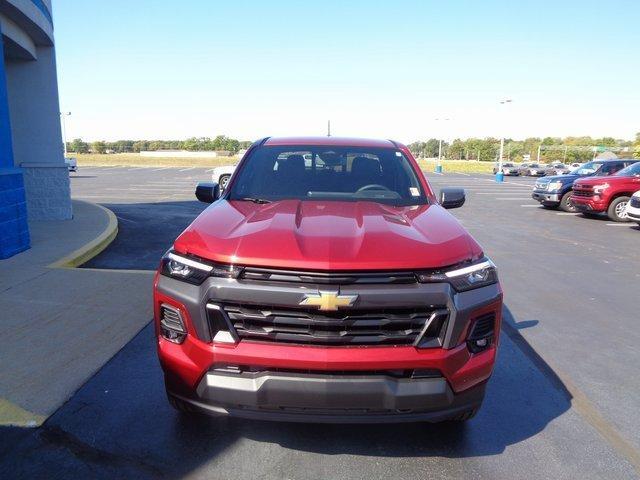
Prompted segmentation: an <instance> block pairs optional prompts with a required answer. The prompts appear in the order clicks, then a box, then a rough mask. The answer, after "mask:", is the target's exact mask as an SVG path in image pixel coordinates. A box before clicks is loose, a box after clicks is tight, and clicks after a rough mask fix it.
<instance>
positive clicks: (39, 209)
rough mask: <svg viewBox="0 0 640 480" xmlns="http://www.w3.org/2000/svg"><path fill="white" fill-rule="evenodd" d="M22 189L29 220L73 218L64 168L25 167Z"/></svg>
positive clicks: (66, 170) (66, 171) (65, 169)
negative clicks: (25, 196)
mask: <svg viewBox="0 0 640 480" xmlns="http://www.w3.org/2000/svg"><path fill="white" fill-rule="evenodd" d="M23 167H24V187H25V190H26V192H27V210H28V212H29V219H30V220H68V219H70V218H71V217H72V216H73V211H72V208H71V192H70V188H69V171H68V169H67V167H66V166H55V167H54V166H48V165H47V166H46V167H45V166H37V167H36V166H26V165H23Z"/></svg>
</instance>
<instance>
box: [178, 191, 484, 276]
mask: <svg viewBox="0 0 640 480" xmlns="http://www.w3.org/2000/svg"><path fill="white" fill-rule="evenodd" d="M174 248H175V250H176V251H178V252H180V253H184V254H193V255H197V256H199V257H202V258H206V259H209V260H212V261H216V262H222V263H234V264H238V265H251V266H262V267H272V268H290V269H299V270H343V271H348V270H409V269H419V268H439V267H444V266H449V265H454V264H457V263H460V262H462V261H465V260H469V259H471V258H477V257H479V256H481V255H482V250H481V248H480V246H479V245H478V244H477V243H476V242H475V240H473V238H472V237H471V236H470V235H469V234H468V233H467V231H466V230H465V229H464V228H463V227H462V226H461V225H460V223H458V221H457V220H456V219H455V218H454V217H453V216H452V215H451V214H449V213H448V212H447V211H446V210H444V209H443V208H442V207H441V206H439V205H420V206H411V207H392V206H388V205H382V204H379V203H375V202H335V201H299V200H283V201H278V202H273V203H268V204H262V205H261V204H255V203H252V202H243V201H227V200H224V199H223V200H220V201H218V202H216V203H213V204H212V205H211V206H210V207H208V208H207V209H206V210H205V211H204V212H203V213H202V214H201V215H200V216H199V217H198V218H196V220H195V221H194V222H193V223H192V224H191V225H190V226H189V227H187V229H186V230H185V231H184V232H183V233H182V234H181V235H180V237H178V239H177V240H176V242H175V244H174Z"/></svg>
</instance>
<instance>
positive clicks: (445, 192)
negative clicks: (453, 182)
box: [439, 187, 466, 208]
mask: <svg viewBox="0 0 640 480" xmlns="http://www.w3.org/2000/svg"><path fill="white" fill-rule="evenodd" d="M465 200H466V196H465V194H464V189H462V188H450V187H447V188H443V189H441V190H440V197H439V202H440V205H442V206H443V207H444V208H459V207H461V206H462V205H464V202H465Z"/></svg>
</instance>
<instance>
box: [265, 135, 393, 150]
mask: <svg viewBox="0 0 640 480" xmlns="http://www.w3.org/2000/svg"><path fill="white" fill-rule="evenodd" d="M264 145H269V146H278V145H282V146H284V145H318V146H334V147H374V148H397V147H399V146H400V144H398V143H396V142H393V141H391V140H379V139H371V138H357V137H269V138H268V139H267V140H266V141H265V142H264Z"/></svg>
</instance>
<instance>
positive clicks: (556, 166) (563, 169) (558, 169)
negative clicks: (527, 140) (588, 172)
mask: <svg viewBox="0 0 640 480" xmlns="http://www.w3.org/2000/svg"><path fill="white" fill-rule="evenodd" d="M571 170H572V169H571V168H570V167H569V166H568V165H565V164H564V163H562V162H553V163H551V164H549V165H548V166H547V168H546V169H545V171H544V174H545V175H547V176H550V175H566V174H567V173H571Z"/></svg>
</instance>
